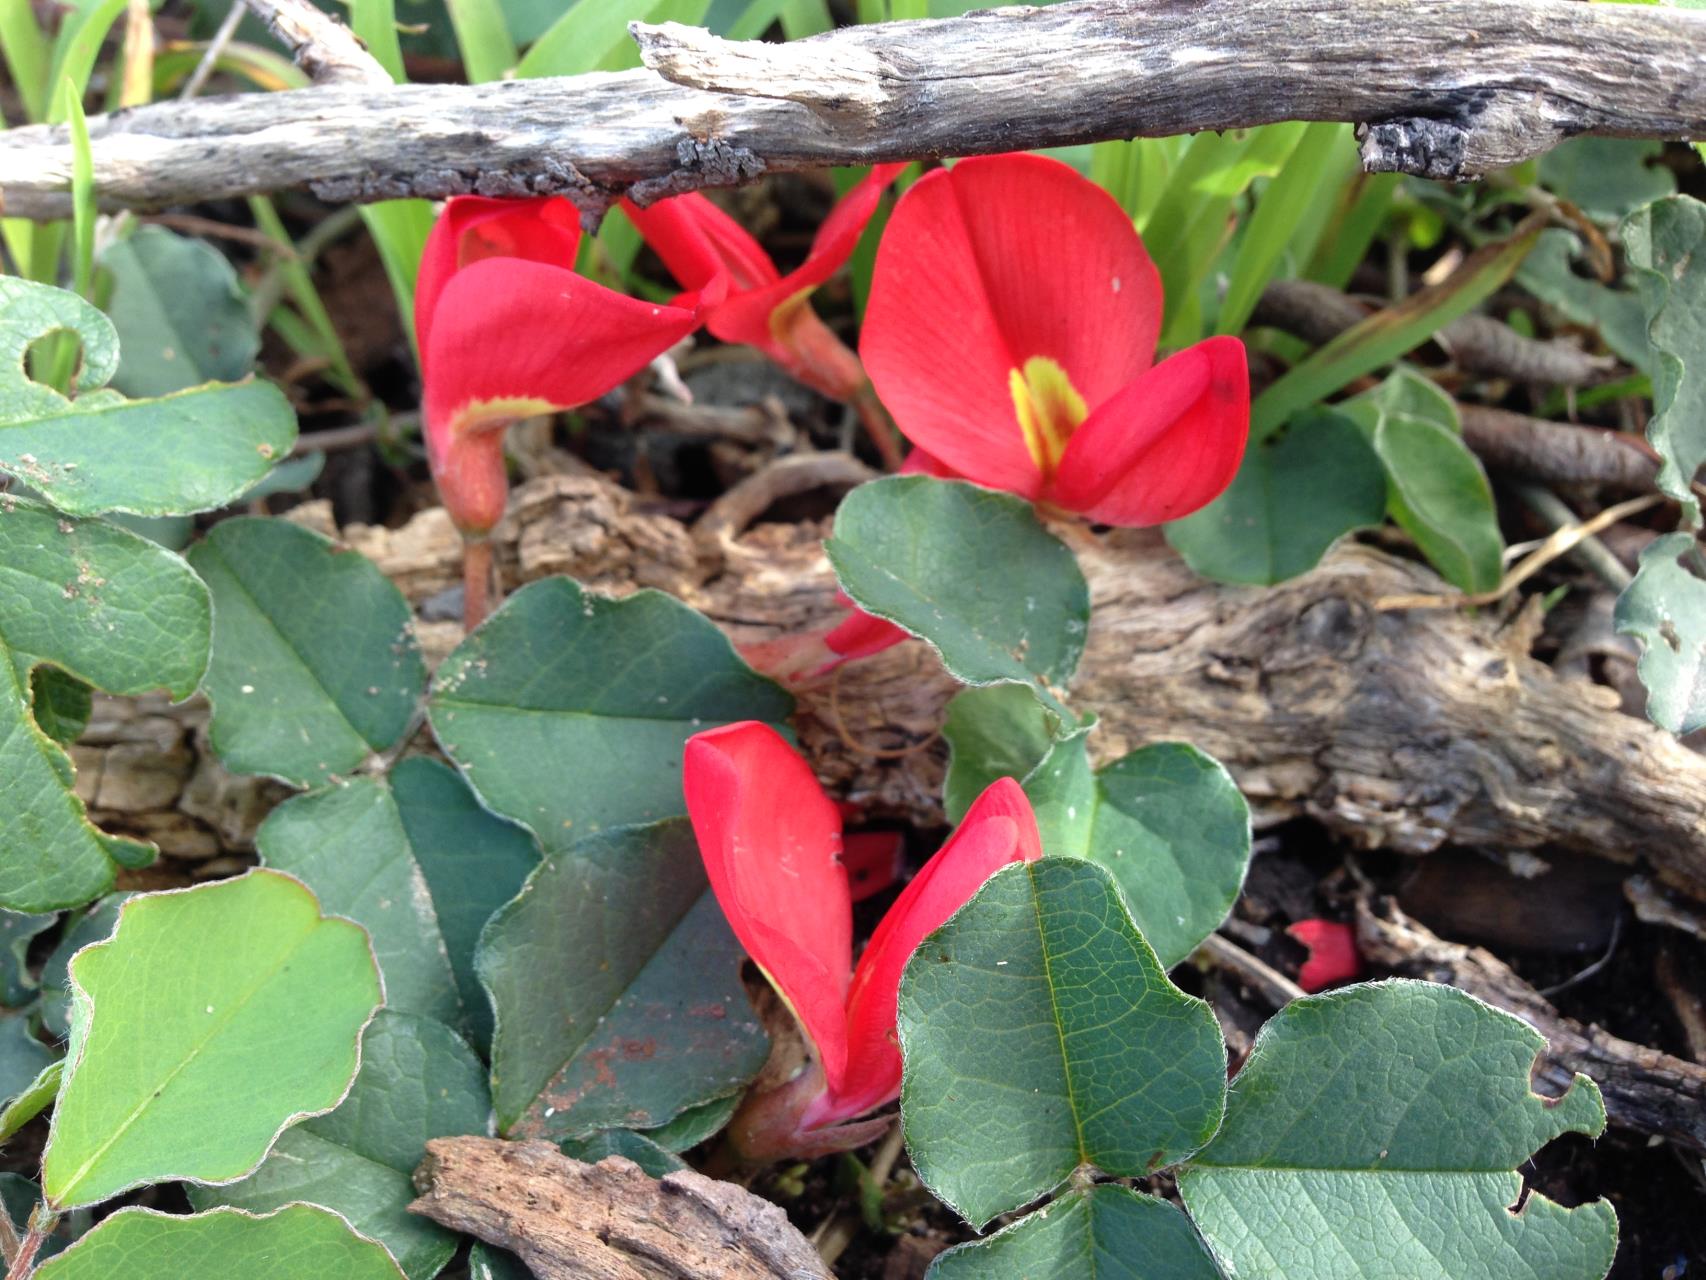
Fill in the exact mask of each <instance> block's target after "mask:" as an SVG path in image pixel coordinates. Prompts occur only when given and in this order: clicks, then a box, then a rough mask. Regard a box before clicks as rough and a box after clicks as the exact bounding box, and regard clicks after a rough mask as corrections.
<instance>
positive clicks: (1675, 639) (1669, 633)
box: [1659, 618, 1682, 653]
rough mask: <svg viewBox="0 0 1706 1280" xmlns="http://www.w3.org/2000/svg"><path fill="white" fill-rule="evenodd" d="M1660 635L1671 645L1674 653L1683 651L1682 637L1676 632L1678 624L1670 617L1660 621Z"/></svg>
mask: <svg viewBox="0 0 1706 1280" xmlns="http://www.w3.org/2000/svg"><path fill="white" fill-rule="evenodd" d="M1659 635H1660V637H1661V638H1662V639H1663V640H1664V642H1665V643H1666V644H1668V645H1669V646H1670V651H1671V652H1672V653H1681V652H1682V637H1681V636H1679V635H1677V633H1676V624H1675V623H1673V622H1672V621H1671V620H1670V619H1669V618H1666V619H1665V620H1664V621H1663V622H1661V623H1659Z"/></svg>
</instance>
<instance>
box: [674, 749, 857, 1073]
mask: <svg viewBox="0 0 1706 1280" xmlns="http://www.w3.org/2000/svg"><path fill="white" fill-rule="evenodd" d="M682 783H683V790H684V792H685V793H686V797H687V813H688V816H689V817H690V818H691V819H692V822H693V833H694V835H695V836H697V837H698V840H699V853H700V856H701V857H702V858H703V859H704V861H705V874H706V876H707V878H708V879H709V880H710V882H711V890H712V892H713V893H715V894H716V895H717V903H718V905H719V906H721V907H722V909H723V915H724V916H725V917H727V919H728V922H729V927H730V928H731V929H733V930H734V934H735V937H737V938H739V939H740V942H741V945H742V946H743V947H745V948H746V952H747V954H748V955H749V956H751V957H752V959H753V962H754V963H756V964H757V965H758V967H759V968H760V969H762V970H763V971H764V972H765V974H766V976H768V978H769V979H770V982H771V984H772V985H773V986H774V987H775V988H776V990H777V992H778V993H779V994H780V995H781V996H782V997H783V999H785V1000H786V1001H787V1002H788V1004H789V1006H790V1007H791V1008H792V1009H793V1011H794V1016H795V1017H797V1018H798V1019H799V1021H800V1025H801V1026H802V1027H803V1028H804V1030H805V1033H806V1035H807V1036H808V1037H809V1038H810V1039H811V1041H812V1043H813V1044H814V1045H815V1046H816V1050H817V1054H818V1058H819V1061H821V1063H822V1064H823V1069H824V1073H825V1076H826V1077H827V1078H828V1079H831V1080H833V1079H836V1078H838V1077H839V1076H840V1075H841V1074H842V1073H843V1072H844V1071H845V1070H846V1063H847V1023H846V1012H845V1010H846V995H847V989H848V985H849V981H850V973H849V971H850V970H851V968H852V956H853V908H852V901H851V899H850V896H849V893H848V887H847V872H846V870H845V869H844V868H843V867H842V865H841V815H840V814H839V813H838V812H837V811H836V807H835V805H834V804H833V803H832V802H831V801H830V799H829V797H828V796H826V795H825V794H824V792H823V788H822V787H821V786H820V785H819V784H818V780H817V778H816V776H814V775H813V773H812V771H811V766H810V765H808V764H807V763H806V762H805V761H804V760H803V759H801V758H800V756H799V754H798V753H797V752H796V751H795V750H794V749H793V748H792V747H790V746H789V745H788V744H787V742H785V741H784V740H783V739H782V736H781V735H780V734H779V733H777V732H776V731H775V730H774V729H772V728H770V727H769V726H768V725H764V724H759V723H758V722H756V721H751V720H749V721H744V722H742V723H740V724H732V725H727V726H725V727H723V728H720V729H711V730H708V731H706V732H704V733H697V734H694V735H693V737H691V738H689V739H688V741H687V750H686V755H685V759H684V762H683V766H682Z"/></svg>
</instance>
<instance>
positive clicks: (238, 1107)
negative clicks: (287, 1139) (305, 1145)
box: [42, 870, 382, 1209]
mask: <svg viewBox="0 0 1706 1280" xmlns="http://www.w3.org/2000/svg"><path fill="white" fill-rule="evenodd" d="M71 988H72V1013H71V1037H70V1042H69V1044H68V1045H67V1047H66V1063H67V1066H66V1072H65V1084H64V1087H63V1088H62V1089H61V1091H60V1095H59V1105H58V1107H57V1108H56V1109H55V1111H54V1117H53V1131H52V1134H51V1136H50V1137H49V1138H48V1145H47V1154H46V1155H45V1156H44V1157H43V1159H42V1187H43V1189H44V1191H45V1192H46V1194H47V1196H48V1198H49V1200H50V1201H51V1202H52V1203H53V1204H54V1206H55V1207H56V1208H60V1209H66V1208H73V1207H75V1206H77V1205H85V1204H95V1203H98V1202H99V1201H102V1200H106V1199H108V1198H109V1197H111V1196H115V1195H117V1194H118V1193H119V1192H121V1191H124V1190H127V1189H129V1188H130V1187H135V1186H140V1185H142V1184H143V1183H145V1182H159V1181H162V1180H164V1179H167V1178H179V1179H183V1180H185V1181H194V1182H229V1181H232V1180H233V1179H236V1178H240V1177H242V1176H244V1175H245V1174H247V1173H248V1172H249V1171H250V1170H252V1169H253V1168H254V1167H255V1166H256V1165H257V1164H259V1163H260V1161H261V1158H262V1157H263V1156H265V1155H266V1153H267V1151H268V1149H269V1148H270V1147H271V1146H272V1144H273V1142H274V1140H275V1139H276V1138H277V1137H278V1135H279V1133H281V1132H282V1131H283V1130H284V1128H285V1126H287V1125H288V1124H290V1123H291V1122H292V1121H294V1120H298V1119H301V1118H303V1117H305V1116H310V1115H316V1114H318V1113H320V1112H322V1111H329V1110H330V1109H331V1108H333V1107H335V1106H337V1104H338V1103H339V1102H341V1101H342V1100H343V1097H344V1094H345V1092H346V1091H347V1090H348V1088H349V1084H350V1081H351V1080H352V1079H353V1078H354V1077H355V1071H356V1065H357V1061H358V1056H359V1055H358V1053H357V1049H356V1046H357V1043H358V1041H359V1039H360V1035H361V1029H362V1028H363V1027H364V1026H365V1025H366V1024H367V1021H368V1019H369V1018H371V1017H372V1016H373V1011H374V1009H375V1008H377V1007H378V1005H379V1003H380V1001H381V999H382V994H381V990H380V985H379V972H378V967H377V966H376V965H375V964H374V961H373V952H372V950H371V949H370V948H369V946H368V942H367V936H366V934H365V933H363V932H362V930H361V928H360V927H359V926H358V925H354V924H351V923H350V922H349V921H348V920H339V919H335V918H326V917H323V916H322V915H321V914H320V907H319V904H318V903H316V902H315V901H314V895H313V894H311V893H309V892H308V890H307V889H306V888H304V887H303V886H302V885H301V884H300V883H299V882H297V881H295V880H292V879H291V878H290V877H289V876H285V875H281V874H279V873H278V872H276V871H265V870H259V871H251V872H249V873H248V874H247V875H244V876H240V877H238V878H236V879H234V880H221V881H218V882H216V883H213V884H206V885H201V886H199V887H197V888H194V889H188V890H181V891H176V892H169V893H152V894H143V895H140V896H138V897H134V898H131V899H130V900H129V901H128V902H126V903H125V904H124V907H123V908H122V910H121V911H120V914H119V921H118V927H117V928H116V929H115V930H114V931H113V935H112V937H111V938H109V939H108V940H107V941H105V942H101V943H96V944H95V945H94V946H91V947H86V948H85V949H84V950H82V951H80V952H78V953H77V955H76V956H75V957H73V959H72V961H71ZM186 1134H194V1135H196V1138H197V1140H196V1141H195V1142H193V1143H190V1142H186V1141H185V1135H186Z"/></svg>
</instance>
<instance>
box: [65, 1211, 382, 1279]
mask: <svg viewBox="0 0 1706 1280" xmlns="http://www.w3.org/2000/svg"><path fill="white" fill-rule="evenodd" d="M114 1276H123V1277H124V1278H125V1280H233V1278H234V1277H238V1276H241V1277H242V1280H330V1278H331V1277H334V1276H335V1277H336V1278H337V1280H401V1277H402V1272H400V1271H398V1270H397V1264H396V1263H395V1262H393V1261H391V1257H390V1255H389V1254H387V1253H386V1252H385V1249H384V1246H382V1245H379V1244H376V1243H375V1242H374V1241H372V1240H364V1239H362V1238H361V1237H360V1236H358V1235H356V1234H355V1232H353V1231H351V1230H350V1226H349V1223H347V1222H345V1221H344V1220H343V1219H342V1218H340V1217H338V1215H337V1214H335V1213H331V1212H329V1211H327V1210H325V1209H322V1208H320V1207H318V1206H317V1205H311V1204H294V1205H291V1206H290V1207H289V1208H287V1209H280V1210H279V1211H278V1212H277V1213H272V1214H268V1215H267V1216H265V1217H262V1218H257V1217H255V1216H254V1215H253V1214H249V1213H244V1212H243V1211H242V1210H240V1209H215V1210H214V1211H213V1212H212V1213H197V1214H193V1215H191V1216H189V1217H180V1216H176V1215H171V1214H164V1213H156V1212H155V1211H154V1210H152V1209H121V1210H119V1211H118V1212H117V1213H115V1214H113V1216H112V1217H110V1218H108V1219H107V1220H106V1221H105V1222H103V1223H101V1225H100V1226H98V1227H96V1228H95V1229H94V1230H93V1231H91V1232H90V1233H89V1234H88V1235H86V1236H84V1237H83V1238H82V1239H81V1240H79V1241H78V1242H77V1243H76V1244H74V1245H72V1246H71V1248H69V1249H67V1250H66V1251H65V1252H64V1253H62V1254H60V1255H59V1256H58V1257H57V1258H52V1259H49V1260H48V1261H47V1262H44V1263H43V1264H42V1265H41V1267H40V1269H39V1270H37V1272H36V1280H112V1277H114Z"/></svg>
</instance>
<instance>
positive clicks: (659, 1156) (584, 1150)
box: [562, 1129, 687, 1178]
mask: <svg viewBox="0 0 1706 1280" xmlns="http://www.w3.org/2000/svg"><path fill="white" fill-rule="evenodd" d="M562 1145H563V1154H564V1155H566V1156H572V1157H573V1158H574V1159H576V1160H584V1161H585V1162H586V1163H587V1164H597V1163H598V1162H599V1161H600V1160H602V1159H604V1157H605V1156H621V1157H622V1158H623V1159H625V1160H632V1161H633V1162H634V1163H635V1164H637V1165H639V1166H640V1168H642V1169H644V1170H645V1171H646V1172H647V1173H649V1174H650V1175H651V1176H652V1177H654V1178H661V1177H663V1176H664V1174H666V1173H679V1172H680V1171H681V1170H683V1169H685V1168H687V1162H686V1161H685V1160H683V1159H682V1158H681V1157H680V1156H678V1155H676V1154H675V1153H674V1152H673V1151H666V1150H664V1148H662V1147H660V1146H658V1144H657V1143H655V1142H653V1141H652V1140H651V1139H650V1138H648V1137H646V1136H645V1135H644V1134H640V1133H635V1132H634V1131H633V1130H632V1129H600V1130H599V1131H598V1132H597V1133H593V1134H589V1135H587V1136H586V1137H584V1138H570V1139H569V1140H568V1141H567V1142H565V1143H563V1144H562Z"/></svg>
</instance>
